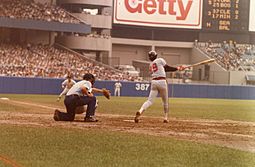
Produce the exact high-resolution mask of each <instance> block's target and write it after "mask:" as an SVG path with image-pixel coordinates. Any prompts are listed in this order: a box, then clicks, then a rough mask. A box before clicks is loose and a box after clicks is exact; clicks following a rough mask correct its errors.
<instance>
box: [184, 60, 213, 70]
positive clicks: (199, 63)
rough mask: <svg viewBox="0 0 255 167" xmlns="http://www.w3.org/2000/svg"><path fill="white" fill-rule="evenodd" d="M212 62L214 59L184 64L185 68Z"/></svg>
mask: <svg viewBox="0 0 255 167" xmlns="http://www.w3.org/2000/svg"><path fill="white" fill-rule="evenodd" d="M213 62H215V59H208V60H204V61H200V62H198V63H195V64H191V65H189V66H186V67H185V68H190V67H196V66H201V65H204V64H209V63H213Z"/></svg>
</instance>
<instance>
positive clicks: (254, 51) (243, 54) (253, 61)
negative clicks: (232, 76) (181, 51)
mask: <svg viewBox="0 0 255 167" xmlns="http://www.w3.org/2000/svg"><path fill="white" fill-rule="evenodd" d="M197 47H199V48H200V49H201V50H202V51H203V52H204V53H206V54H207V55H209V56H210V57H211V58H214V59H216V61H217V63H218V64H220V65H221V66H222V67H223V68H224V69H226V70H229V71H255V46H254V45H249V44H236V43H235V42H231V41H230V42H226V41H223V42H222V43H212V42H210V41H209V42H207V43H199V44H198V45H197Z"/></svg>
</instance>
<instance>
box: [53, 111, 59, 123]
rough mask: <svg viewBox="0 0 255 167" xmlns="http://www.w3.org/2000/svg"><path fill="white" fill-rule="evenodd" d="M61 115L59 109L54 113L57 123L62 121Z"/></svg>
mask: <svg viewBox="0 0 255 167" xmlns="http://www.w3.org/2000/svg"><path fill="white" fill-rule="evenodd" d="M59 114H60V111H59V110H58V109H56V110H55V112H54V116H53V119H54V120H55V121H60V118H59Z"/></svg>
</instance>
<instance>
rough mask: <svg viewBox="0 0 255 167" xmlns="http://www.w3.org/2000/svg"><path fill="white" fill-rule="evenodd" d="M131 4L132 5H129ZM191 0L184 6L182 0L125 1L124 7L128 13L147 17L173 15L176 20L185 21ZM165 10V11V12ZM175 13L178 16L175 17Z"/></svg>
mask: <svg viewBox="0 0 255 167" xmlns="http://www.w3.org/2000/svg"><path fill="white" fill-rule="evenodd" d="M131 3H133V4H131ZM192 4H193V0H188V3H187V4H186V5H184V2H183V0H132V1H131V2H130V0H125V7H126V9H127V10H128V11H129V12H130V13H146V14H148V15H152V14H155V13H156V12H157V13H158V14H160V15H173V16H176V20H186V18H187V16H188V14H189V12H190V9H191V6H192ZM166 9H167V10H166ZM177 12H178V13H179V14H180V15H178V16H177Z"/></svg>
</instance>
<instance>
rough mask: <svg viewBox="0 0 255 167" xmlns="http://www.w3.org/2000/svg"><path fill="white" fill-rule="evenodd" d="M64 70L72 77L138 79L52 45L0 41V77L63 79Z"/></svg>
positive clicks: (138, 79)
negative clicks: (92, 75) (88, 75)
mask: <svg viewBox="0 0 255 167" xmlns="http://www.w3.org/2000/svg"><path fill="white" fill-rule="evenodd" d="M67 73H71V74H72V75H73V77H74V79H81V77H82V76H83V74H85V73H92V74H94V75H95V76H96V78H97V80H123V81H140V80H141V78H139V77H132V76H130V75H129V74H127V73H124V72H121V71H117V70H116V69H113V68H110V67H106V66H103V65H101V64H99V63H96V62H92V61H89V60H88V59H86V58H84V57H83V56H81V55H78V54H75V53H71V52H69V51H66V50H63V49H58V48H55V47H52V46H48V45H30V44H28V45H18V44H7V43H0V75H1V76H16V77H47V78H48V77H50V78H64V76H65V75H66V74H67Z"/></svg>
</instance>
